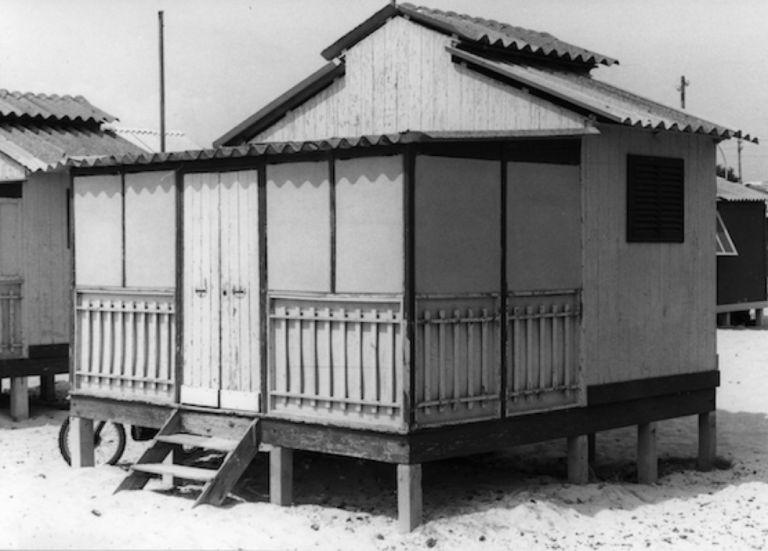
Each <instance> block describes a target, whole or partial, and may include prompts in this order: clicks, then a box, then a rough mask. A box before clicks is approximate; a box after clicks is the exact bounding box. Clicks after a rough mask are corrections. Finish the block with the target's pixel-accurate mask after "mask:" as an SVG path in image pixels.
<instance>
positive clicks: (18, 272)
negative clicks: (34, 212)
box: [0, 198, 34, 280]
mask: <svg viewBox="0 0 768 551" xmlns="http://www.w3.org/2000/svg"><path fill="white" fill-rule="evenodd" d="M22 220H23V218H22V200H21V199H6V198H0V280H2V279H20V278H21V277H22V271H23V268H22V258H23V242H22V232H23V230H22ZM30 231H34V229H30Z"/></svg>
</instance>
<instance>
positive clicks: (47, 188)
mask: <svg viewBox="0 0 768 551" xmlns="http://www.w3.org/2000/svg"><path fill="white" fill-rule="evenodd" d="M23 193H24V197H23V199H22V200H21V201H22V218H23V225H24V232H23V238H22V239H20V240H19V241H20V243H22V246H23V249H22V255H23V279H24V287H23V291H24V295H25V297H26V298H25V299H24V300H23V301H22V308H23V319H24V328H23V333H24V340H25V344H26V345H36V344H60V343H66V342H69V339H70V327H71V325H72V289H71V282H72V246H71V245H72V244H71V243H70V239H69V236H68V235H67V232H68V231H69V230H70V228H69V227H68V225H67V222H68V219H69V214H68V213H67V208H68V205H69V201H68V200H67V194H68V193H69V175H68V174H67V173H62V172H58V173H42V172H36V173H34V174H31V175H30V177H29V180H28V181H27V182H25V183H24V190H23ZM0 247H2V245H0Z"/></svg>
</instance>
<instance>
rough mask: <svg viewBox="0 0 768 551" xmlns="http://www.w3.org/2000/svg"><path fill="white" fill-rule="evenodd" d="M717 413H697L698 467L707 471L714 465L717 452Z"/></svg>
mask: <svg viewBox="0 0 768 551" xmlns="http://www.w3.org/2000/svg"><path fill="white" fill-rule="evenodd" d="M716 427H717V414H716V413H715V412H714V411H708V412H707V413H700V414H699V458H698V468H699V470H701V471H709V470H711V469H712V467H713V466H714V462H715V454H716V453H717V432H716V430H715V429H716Z"/></svg>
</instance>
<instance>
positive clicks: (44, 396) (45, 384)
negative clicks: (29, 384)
mask: <svg viewBox="0 0 768 551" xmlns="http://www.w3.org/2000/svg"><path fill="white" fill-rule="evenodd" d="M55 377H56V376H55V375H40V400H42V401H43V402H49V403H50V402H55V401H56V380H55Z"/></svg>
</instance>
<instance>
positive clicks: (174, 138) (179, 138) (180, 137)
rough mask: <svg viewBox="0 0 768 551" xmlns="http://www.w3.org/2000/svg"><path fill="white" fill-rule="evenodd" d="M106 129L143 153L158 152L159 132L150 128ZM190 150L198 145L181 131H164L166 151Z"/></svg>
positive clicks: (113, 127) (198, 147)
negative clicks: (142, 150)
mask: <svg viewBox="0 0 768 551" xmlns="http://www.w3.org/2000/svg"><path fill="white" fill-rule="evenodd" d="M107 129H108V130H112V131H113V132H115V134H117V135H118V136H120V137H121V138H123V139H125V140H127V141H129V142H131V143H132V144H134V145H135V146H137V147H140V148H141V149H144V150H145V151H153V152H158V151H160V131H159V130H153V129H151V128H126V127H123V126H110V127H108V128H107ZM190 149H200V145H199V144H197V143H195V142H194V141H193V140H192V139H191V138H190V137H189V136H187V135H186V134H185V133H184V132H182V131H181V130H166V131H165V150H166V151H188V150H190Z"/></svg>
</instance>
